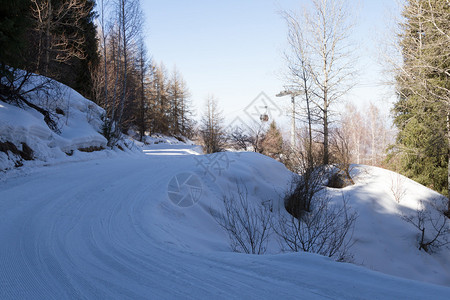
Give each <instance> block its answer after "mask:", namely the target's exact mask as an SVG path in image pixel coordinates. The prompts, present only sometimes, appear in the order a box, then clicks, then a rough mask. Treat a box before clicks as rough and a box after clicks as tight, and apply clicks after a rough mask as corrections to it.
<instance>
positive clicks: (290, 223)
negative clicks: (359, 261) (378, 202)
mask: <svg viewBox="0 0 450 300" xmlns="http://www.w3.org/2000/svg"><path fill="white" fill-rule="evenodd" d="M356 219H357V213H356V212H354V211H353V210H351V209H350V207H349V205H348V200H347V199H346V198H345V197H344V196H342V205H337V204H332V203H331V202H330V198H329V197H327V196H326V195H320V196H319V195H316V197H314V201H313V202H312V207H311V211H309V212H304V213H303V214H302V215H301V217H299V218H296V217H294V216H293V215H287V214H280V217H279V219H278V223H277V224H275V225H274V226H273V227H274V231H275V233H276V234H277V235H278V237H279V241H280V244H281V247H282V249H283V250H285V251H293V252H301V251H304V252H311V253H317V254H320V255H324V256H328V257H331V258H333V259H335V260H337V261H350V260H351V254H350V253H349V249H350V247H351V246H352V245H353V241H352V233H353V229H354V225H355V221H356Z"/></svg>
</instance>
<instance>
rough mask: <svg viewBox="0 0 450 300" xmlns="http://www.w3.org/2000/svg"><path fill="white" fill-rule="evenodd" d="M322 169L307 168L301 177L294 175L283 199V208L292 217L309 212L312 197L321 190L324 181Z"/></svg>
mask: <svg viewBox="0 0 450 300" xmlns="http://www.w3.org/2000/svg"><path fill="white" fill-rule="evenodd" d="M325 176H326V174H325V171H324V169H323V168H320V167H318V168H314V169H312V168H307V169H305V170H304V171H303V172H302V174H301V175H294V176H293V178H292V180H291V188H290V190H289V191H288V193H287V194H286V195H285V197H284V207H285V208H286V211H287V212H288V213H289V214H291V215H292V216H293V217H295V218H298V217H300V216H301V215H302V214H303V212H310V211H311V203H312V201H313V199H314V196H315V195H316V194H317V193H318V192H319V191H321V190H322V189H323V183H324V180H325Z"/></svg>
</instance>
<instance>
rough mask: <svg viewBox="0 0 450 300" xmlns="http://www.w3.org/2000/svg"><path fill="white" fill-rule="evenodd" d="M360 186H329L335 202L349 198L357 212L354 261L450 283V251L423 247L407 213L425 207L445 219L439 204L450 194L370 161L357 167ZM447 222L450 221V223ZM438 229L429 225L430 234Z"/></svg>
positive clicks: (353, 250) (384, 269) (396, 273)
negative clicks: (332, 187) (440, 192)
mask: <svg viewBox="0 0 450 300" xmlns="http://www.w3.org/2000/svg"><path fill="white" fill-rule="evenodd" d="M353 175H354V180H355V185H353V186H349V187H346V188H344V189H329V190H330V191H331V193H333V194H334V197H335V199H336V201H339V199H340V198H341V197H342V194H341V193H343V195H344V197H347V198H348V199H349V203H350V204H351V206H352V208H353V209H355V210H356V211H357V213H358V215H359V216H358V219H357V221H356V225H355V231H354V234H353V238H354V240H355V244H354V245H353V247H352V249H351V252H352V253H353V254H354V262H355V263H356V264H360V265H362V266H365V267H367V268H370V269H373V270H377V271H381V272H383V273H386V274H390V275H395V276H400V277H403V278H408V279H414V280H419V281H424V282H431V283H436V284H441V285H447V286H450V250H449V248H448V247H442V248H440V249H436V251H435V252H434V253H427V252H425V251H423V250H419V237H420V231H419V230H418V229H417V228H416V227H414V225H412V224H410V223H408V222H406V221H405V220H404V219H403V218H402V216H408V217H415V216H416V215H417V210H418V209H421V208H423V207H426V208H427V210H428V211H430V214H431V217H432V218H434V219H435V220H438V219H439V218H441V219H440V220H443V218H444V217H443V216H442V214H441V213H439V212H438V210H437V208H439V207H441V208H444V207H445V205H446V203H447V198H445V197H443V196H442V195H440V194H438V193H436V192H435V191H433V190H431V189H429V188H427V187H425V186H423V185H421V184H419V183H417V182H415V181H413V180H410V179H408V178H406V177H404V176H402V175H400V174H398V173H395V172H392V171H388V170H385V169H381V168H376V167H369V166H361V165H359V166H356V167H355V168H354V169H353ZM447 225H449V224H448V222H447ZM432 231H433V228H432V225H431V224H426V233H427V234H429V233H431V232H432Z"/></svg>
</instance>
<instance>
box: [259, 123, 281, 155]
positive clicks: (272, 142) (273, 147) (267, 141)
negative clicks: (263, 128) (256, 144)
mask: <svg viewBox="0 0 450 300" xmlns="http://www.w3.org/2000/svg"><path fill="white" fill-rule="evenodd" d="M262 148H263V152H262V153H263V154H264V155H267V156H270V157H272V158H274V159H280V154H281V153H282V152H283V137H282V135H281V132H280V130H279V129H278V127H277V124H276V123H275V121H272V123H270V127H269V130H268V131H267V133H266V135H265V136H264V139H263V141H262Z"/></svg>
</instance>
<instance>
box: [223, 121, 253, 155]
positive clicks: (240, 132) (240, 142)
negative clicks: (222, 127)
mask: <svg viewBox="0 0 450 300" xmlns="http://www.w3.org/2000/svg"><path fill="white" fill-rule="evenodd" d="M228 140H229V143H230V145H231V147H233V148H234V149H235V150H244V151H245V150H247V147H248V145H249V144H250V142H251V139H250V136H249V134H248V133H246V132H245V130H244V129H243V128H242V127H240V126H236V127H233V128H232V129H231V130H230V133H229V138H228Z"/></svg>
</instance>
